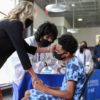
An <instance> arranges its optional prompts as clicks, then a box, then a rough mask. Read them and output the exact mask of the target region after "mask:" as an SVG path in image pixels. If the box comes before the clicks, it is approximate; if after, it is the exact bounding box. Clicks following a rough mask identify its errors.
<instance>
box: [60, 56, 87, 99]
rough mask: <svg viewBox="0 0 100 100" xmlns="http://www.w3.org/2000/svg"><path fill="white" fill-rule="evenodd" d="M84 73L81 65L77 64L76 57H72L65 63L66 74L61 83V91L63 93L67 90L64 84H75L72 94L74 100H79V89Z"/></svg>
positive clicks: (82, 82)
mask: <svg viewBox="0 0 100 100" xmlns="http://www.w3.org/2000/svg"><path fill="white" fill-rule="evenodd" d="M85 77H86V76H85V71H84V68H83V65H82V64H81V63H80V62H79V60H78V59H77V57H73V58H72V59H71V60H69V61H68V62H67V65H66V73H65V76H64V79H63V82H62V86H61V90H62V91H65V90H66V89H67V84H66V82H67V81H69V80H71V81H74V82H75V83H76V89H75V94H74V98H73V99H74V100H79V96H80V93H81V89H82V87H83V84H84V80H85Z"/></svg>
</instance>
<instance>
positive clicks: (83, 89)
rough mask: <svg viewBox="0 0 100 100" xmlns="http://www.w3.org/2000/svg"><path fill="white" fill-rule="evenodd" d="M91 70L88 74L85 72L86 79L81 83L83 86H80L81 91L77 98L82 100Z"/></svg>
mask: <svg viewBox="0 0 100 100" xmlns="http://www.w3.org/2000/svg"><path fill="white" fill-rule="evenodd" d="M92 73H93V71H91V73H90V74H87V75H86V79H85V81H84V85H83V88H82V91H81V95H80V97H79V100H83V95H84V92H85V89H86V85H87V83H88V80H89V79H90V77H91V75H92Z"/></svg>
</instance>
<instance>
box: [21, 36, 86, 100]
mask: <svg viewBox="0 0 100 100" xmlns="http://www.w3.org/2000/svg"><path fill="white" fill-rule="evenodd" d="M76 50H77V41H76V39H75V38H74V37H73V36H72V35H70V34H64V35H62V36H61V37H60V38H59V39H58V44H56V48H55V52H54V53H53V54H54V56H55V58H57V59H59V60H66V72H65V75H64V80H63V82H62V86H61V87H60V89H59V90H58V89H54V88H52V87H49V86H47V85H45V84H43V83H40V84H38V83H36V82H35V83H34V84H33V87H34V88H35V89H31V90H28V91H26V94H25V97H24V98H23V99H22V100H40V99H41V100H49V99H50V100H65V99H66V100H79V97H80V94H81V91H82V87H83V84H84V81H85V77H86V75H85V71H84V68H83V65H82V64H81V63H80V62H79V60H78V59H77V57H76V56H74V53H75V52H76Z"/></svg>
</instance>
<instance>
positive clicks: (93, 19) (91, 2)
mask: <svg viewBox="0 0 100 100" xmlns="http://www.w3.org/2000/svg"><path fill="white" fill-rule="evenodd" d="M64 1H65V4H66V5H69V9H68V10H67V11H65V12H63V13H51V12H48V15H49V16H51V17H59V16H64V17H65V18H66V20H67V21H68V22H69V23H70V25H71V26H72V25H73V21H72V19H73V7H72V4H75V7H74V11H75V27H77V28H78V27H100V0H58V1H57V3H62V2H64ZM35 2H36V3H37V4H38V5H39V6H40V7H41V8H42V9H43V10H45V6H46V5H48V4H51V3H55V2H56V1H55V0H35ZM78 18H83V21H81V22H79V21H77V19H78Z"/></svg>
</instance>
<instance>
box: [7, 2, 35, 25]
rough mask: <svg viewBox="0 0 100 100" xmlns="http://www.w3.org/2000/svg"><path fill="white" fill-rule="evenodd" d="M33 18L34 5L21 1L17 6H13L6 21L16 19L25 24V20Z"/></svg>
mask: <svg viewBox="0 0 100 100" xmlns="http://www.w3.org/2000/svg"><path fill="white" fill-rule="evenodd" d="M33 16H34V5H33V3H32V2H29V1H21V2H19V4H18V5H16V6H15V8H13V9H12V10H11V11H10V12H9V13H8V16H6V18H8V19H11V20H13V19H17V20H20V21H21V22H22V23H25V20H26V19H27V18H29V19H33Z"/></svg>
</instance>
